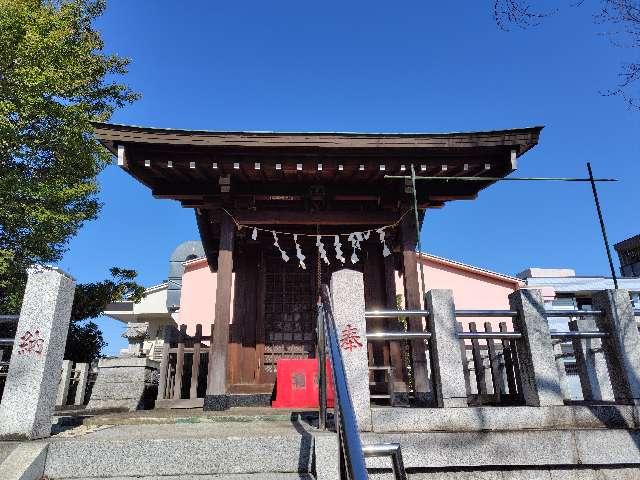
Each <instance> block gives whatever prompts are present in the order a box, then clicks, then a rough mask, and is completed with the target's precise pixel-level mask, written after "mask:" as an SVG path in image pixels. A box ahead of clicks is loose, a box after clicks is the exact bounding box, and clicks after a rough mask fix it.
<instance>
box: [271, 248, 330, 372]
mask: <svg viewBox="0 0 640 480" xmlns="http://www.w3.org/2000/svg"><path fill="white" fill-rule="evenodd" d="M310 260H311V259H310ZM263 262H264V268H263V275H264V280H263V281H264V289H265V298H264V331H265V338H264V353H263V354H262V359H261V361H260V373H259V375H260V378H261V380H262V382H264V383H273V382H275V379H276V366H277V362H278V360H281V359H307V358H314V357H315V351H316V341H315V326H316V303H317V291H318V285H317V281H316V278H317V265H316V263H317V262H315V261H310V262H309V265H308V266H307V268H306V269H302V268H300V267H299V266H298V263H297V262H294V261H289V262H283V261H282V259H281V258H280V255H276V254H273V253H271V252H264V254H263Z"/></svg>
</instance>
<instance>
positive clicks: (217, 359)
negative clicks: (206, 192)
mask: <svg viewBox="0 0 640 480" xmlns="http://www.w3.org/2000/svg"><path fill="white" fill-rule="evenodd" d="M234 229H235V225H234V223H233V220H232V219H231V218H230V217H229V216H228V215H222V218H221V221H220V250H219V253H218V278H217V280H218V285H217V288H216V307H215V321H214V326H213V338H212V339H211V347H212V348H211V358H210V359H209V377H208V382H207V396H213V397H217V396H224V395H225V394H226V393H227V347H228V344H229V321H230V320H231V288H232V270H233V239H234ZM211 407H212V409H214V410H218V409H223V410H224V409H226V408H227V404H226V402H219V401H217V400H216V399H213V401H212V402H211Z"/></svg>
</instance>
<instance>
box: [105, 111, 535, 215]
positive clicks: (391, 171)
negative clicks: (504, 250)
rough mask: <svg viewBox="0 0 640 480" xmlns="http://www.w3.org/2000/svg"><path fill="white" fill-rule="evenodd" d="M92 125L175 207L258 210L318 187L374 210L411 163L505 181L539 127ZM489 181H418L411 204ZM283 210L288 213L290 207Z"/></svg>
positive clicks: (400, 188)
mask: <svg viewBox="0 0 640 480" xmlns="http://www.w3.org/2000/svg"><path fill="white" fill-rule="evenodd" d="M94 127H95V132H96V135H97V136H98V138H99V139H100V141H101V142H102V144H103V145H104V146H105V147H106V148H107V149H109V150H110V151H111V152H112V153H113V154H114V155H117V156H118V164H119V165H120V167H121V168H123V169H124V170H125V171H127V172H128V173H130V174H131V175H133V176H134V177H135V178H136V179H137V180H139V181H140V182H142V183H143V184H145V185H146V186H148V187H149V188H150V189H151V190H152V193H153V195H154V196H155V197H157V198H170V199H174V200H178V201H181V202H182V205H183V206H185V207H194V208H214V207H215V206H216V205H219V204H220V202H221V201H223V199H222V198H221V197H225V195H226V197H227V198H228V196H229V195H228V194H229V191H230V192H231V194H233V196H234V198H238V197H241V196H243V195H244V196H245V197H247V196H252V199H251V201H252V202H258V203H259V202H260V201H265V202H269V201H272V200H274V198H276V199H277V197H282V198H281V200H290V201H293V200H295V199H296V198H297V197H300V198H302V197H304V196H305V195H306V196H308V192H309V189H310V187H313V186H318V185H320V186H322V188H325V189H326V190H327V193H328V194H329V195H330V196H331V198H332V199H333V200H336V201H340V202H348V201H349V199H351V200H353V201H355V202H360V201H366V199H367V198H368V197H376V198H377V206H378V207H377V208H380V209H384V208H385V207H384V205H390V204H392V203H393V202H396V203H397V202H398V199H399V198H401V197H403V195H404V196H405V197H406V189H405V185H404V182H403V181H402V180H390V179H386V178H385V175H408V174H409V166H410V165H411V164H414V165H415V168H416V174H417V175H424V176H435V175H437V176H478V177H503V176H506V175H508V174H509V173H510V172H512V171H513V170H515V168H516V165H517V158H518V157H519V156H521V155H522V154H524V153H525V152H527V151H528V150H529V149H531V148H532V147H534V146H535V145H536V144H537V143H538V139H539V135H540V131H541V130H542V128H543V127H531V128H519V129H510V130H495V131H488V132H456V133H311V132H209V131H188V130H175V129H162V128H147V127H136V126H126V125H114V124H107V123H96V124H94ZM491 183H493V182H492V181H491V180H487V181H486V182H483V181H478V182H444V181H434V182H432V181H420V182H418V186H417V190H418V201H419V203H420V207H422V208H438V207H441V206H443V205H444V202H446V201H449V200H456V199H472V198H475V196H476V195H477V193H478V192H479V191H480V190H482V189H483V188H485V187H486V186H488V185H490V184H491ZM223 185H230V188H225V187H223ZM253 204H255V203H252V205H253ZM291 205H292V204H291V203H289V204H288V205H287V207H286V208H287V209H289V210H291ZM342 205H343V206H348V204H346V203H342ZM253 210H254V211H255V209H253ZM293 210H295V208H293ZM302 212H303V210H302V209H300V214H301V215H302ZM256 223H257V222H256Z"/></svg>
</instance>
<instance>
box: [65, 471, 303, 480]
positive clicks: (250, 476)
mask: <svg viewBox="0 0 640 480" xmlns="http://www.w3.org/2000/svg"><path fill="white" fill-rule="evenodd" d="M221 478H224V479H225V480H315V477H314V476H313V475H311V474H309V473H241V474H232V475H229V474H223V475H178V476H176V475H170V476H161V477H158V476H153V477H88V478H79V479H77V480H220V479H221ZM74 480H75V479H74Z"/></svg>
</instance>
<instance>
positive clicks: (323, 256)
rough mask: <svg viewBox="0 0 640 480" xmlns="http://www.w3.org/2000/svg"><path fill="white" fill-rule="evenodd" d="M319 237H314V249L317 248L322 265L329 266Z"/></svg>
mask: <svg viewBox="0 0 640 480" xmlns="http://www.w3.org/2000/svg"><path fill="white" fill-rule="evenodd" d="M321 238H322V237H321V236H320V235H316V247H318V253H319V254H320V258H321V259H322V261H323V262H324V263H326V264H327V265H329V259H328V258H327V251H326V250H325V249H324V244H323V243H322V240H321Z"/></svg>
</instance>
